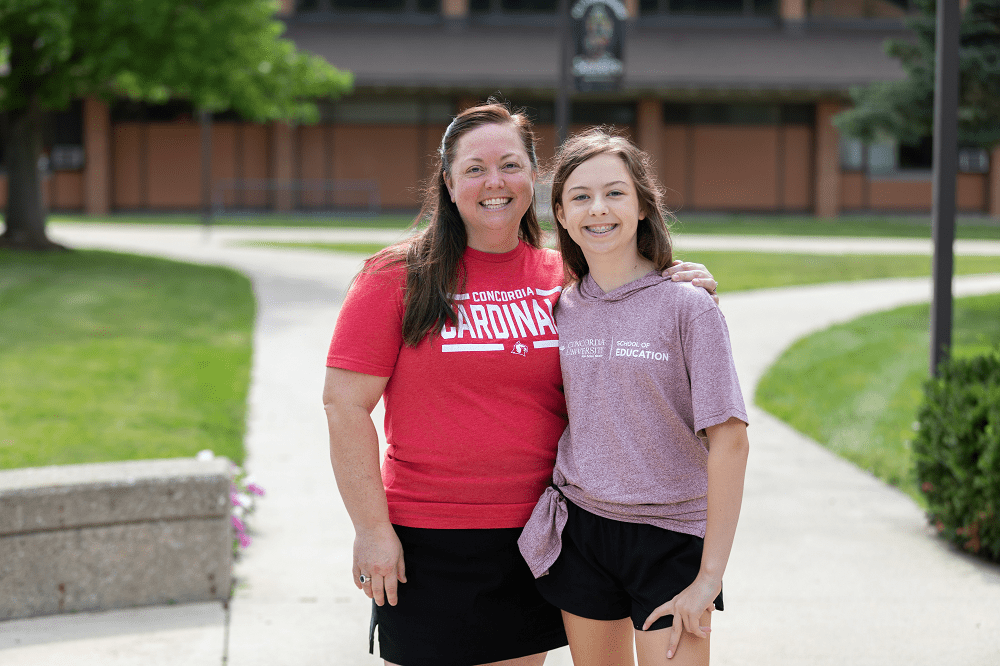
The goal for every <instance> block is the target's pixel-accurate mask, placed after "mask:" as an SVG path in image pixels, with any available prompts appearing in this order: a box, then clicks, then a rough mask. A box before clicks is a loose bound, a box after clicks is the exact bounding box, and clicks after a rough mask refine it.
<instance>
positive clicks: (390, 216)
mask: <svg viewBox="0 0 1000 666" xmlns="http://www.w3.org/2000/svg"><path fill="white" fill-rule="evenodd" d="M415 215H416V213H387V214H384V215H318V214H317V215H290V214H286V215H277V214H273V215H272V214H270V213H261V214H259V215H257V214H254V215H239V214H235V213H234V214H227V215H222V216H218V217H214V218H212V224H216V225H227V226H228V225H236V226H244V227H331V228H345V227H347V228H352V229H355V228H361V229H365V228H376V229H406V228H407V227H409V226H410V224H411V223H412V222H413V218H414V217H415ZM49 221H50V222H84V223H87V224H128V225H141V224H148V225H153V224H180V225H186V226H191V225H200V224H204V219H203V218H202V217H201V215H195V214H169V213H164V214H157V213H149V214H137V213H121V214H113V215H103V216H97V215H82V214H80V215H75V214H71V213H54V214H52V215H50V216H49Z"/></svg>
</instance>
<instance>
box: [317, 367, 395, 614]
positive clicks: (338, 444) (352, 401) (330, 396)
mask: <svg viewBox="0 0 1000 666" xmlns="http://www.w3.org/2000/svg"><path fill="white" fill-rule="evenodd" d="M388 381H389V378H388V377H376V376H373V375H366V374H362V373H360V372H352V371H350V370H342V369H340V368H327V369H326V385H325V386H324V387H323V405H324V407H325V408H326V418H327V422H328V425H329V427H330V462H331V463H332V464H333V473H334V476H335V477H336V479H337V488H338V489H339V490H340V496H341V497H342V498H343V500H344V506H346V507H347V513H348V514H349V515H350V516H351V522H353V523H354V534H355V536H354V566H353V570H352V573H353V575H354V585H355V586H357V587H359V588H361V589H363V590H364V592H365V594H366V595H368V597H369V598H372V599H374V600H375V603H377V604H378V605H379V606H381V605H383V604H384V603H385V602H386V600H388V602H389V604H390V605H392V606H395V605H396V600H397V597H396V586H397V583H399V582H402V583H405V582H406V569H405V567H404V564H403V548H402V546H401V545H400V543H399V539H398V538H397V537H396V532H395V530H393V528H392V524H391V523H390V522H389V505H388V502H387V501H386V498H385V488H384V487H383V485H382V475H381V472H380V470H379V452H378V433H377V432H376V430H375V424H374V423H372V419H371V413H372V410H373V409H375V405H376V404H378V401H379V398H380V397H381V396H382V391H383V390H384V389H385V385H386V383H387V382H388ZM361 574H364V575H365V576H370V577H371V578H372V581H371V583H368V584H367V585H368V587H366V586H363V585H362V584H361V582H360V580H359V576H360V575H361Z"/></svg>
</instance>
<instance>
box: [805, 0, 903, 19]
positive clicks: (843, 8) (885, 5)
mask: <svg viewBox="0 0 1000 666" xmlns="http://www.w3.org/2000/svg"><path fill="white" fill-rule="evenodd" d="M916 9H917V2H916V0H855V1H854V2H843V0H809V3H808V7H807V11H808V14H809V17H810V18H829V19H900V18H903V17H904V16H906V15H907V14H910V13H912V12H914V11H915V10H916Z"/></svg>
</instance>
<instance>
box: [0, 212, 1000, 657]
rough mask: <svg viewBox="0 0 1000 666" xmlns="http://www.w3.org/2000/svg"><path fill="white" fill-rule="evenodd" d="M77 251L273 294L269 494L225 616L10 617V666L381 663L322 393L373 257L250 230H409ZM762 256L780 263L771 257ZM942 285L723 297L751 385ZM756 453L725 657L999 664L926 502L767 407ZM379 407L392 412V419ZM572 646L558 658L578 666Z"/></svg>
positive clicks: (148, 237) (112, 231)
mask: <svg viewBox="0 0 1000 666" xmlns="http://www.w3.org/2000/svg"><path fill="white" fill-rule="evenodd" d="M52 235H53V237H54V238H56V239H58V240H62V241H64V242H66V243H68V244H70V245H73V246H76V247H101V248H107V249H116V250H122V251H128V252H136V253H148V254H155V255H159V256H168V257H173V258H177V259H183V260H186V261H194V262H203V263H213V264H223V265H228V266H232V267H234V268H236V269H238V270H240V271H242V272H243V273H245V274H247V275H248V276H249V277H250V279H251V280H252V282H253V286H254V290H255V292H256V295H257V299H258V319H257V327H256V331H255V337H254V361H253V370H252V382H251V394H250V405H249V424H248V433H247V451H248V460H247V466H248V467H249V468H250V469H251V470H252V471H253V472H254V474H255V476H256V477H257V478H258V479H259V481H260V483H261V485H263V486H264V487H265V488H266V489H267V491H268V494H267V496H266V497H265V498H263V499H262V500H261V502H260V503H259V505H258V507H259V508H258V510H257V513H256V514H255V515H254V517H253V520H252V525H253V528H254V529H255V531H256V532H257V536H256V541H255V543H254V544H253V545H252V546H251V547H250V548H249V550H248V551H246V556H245V557H244V558H243V559H242V560H241V561H240V562H239V563H238V565H237V567H236V574H237V576H238V578H239V581H240V584H239V586H238V587H237V591H236V594H235V596H234V598H233V600H232V602H231V603H230V605H229V609H228V610H226V609H224V608H223V607H221V606H220V605H219V604H193V605H188V606H177V607H157V608H150V609H136V610H129V611H114V612H108V613H92V614H87V613H84V614H78V615H72V616H56V617H47V618H36V619H31V620H19V621H12V622H6V623H0V662H2V663H4V664H7V665H9V666H17V665H21V664H50V663H52V664H55V663H73V664H101V665H111V666H117V665H122V666H124V665H129V666H131V665H132V664H136V665H138V664H142V665H144V666H145V665H147V664H185V665H200V664H213V665H214V664H220V663H223V660H224V659H225V660H226V663H228V664H231V665H234V666H250V665H257V664H260V665H261V666H278V665H283V664H290V665H292V664H294V665H300V664H302V665H310V666H311V665H323V664H336V665H338V666H374V665H376V664H381V661H380V660H378V659H376V658H374V657H371V656H369V655H368V654H367V628H368V609H369V603H370V602H369V601H368V600H367V599H366V598H365V597H364V596H362V595H361V593H360V592H359V591H358V590H357V589H356V588H355V587H354V585H353V583H352V581H351V576H350V566H351V548H352V539H353V530H352V528H351V524H350V520H349V519H348V517H347V514H346V512H345V511H344V509H343V507H342V505H341V503H340V499H339V496H338V494H337V491H336V487H335V485H334V481H333V474H332V473H331V471H330V467H329V461H328V457H327V435H326V427H325V421H324V416H323V410H322V405H321V403H320V390H321V386H322V382H323V373H324V368H323V365H324V364H323V360H324V358H325V351H326V346H327V344H328V342H329V337H330V333H331V331H332V329H333V323H334V320H335V318H336V313H337V307H338V304H339V302H340V301H341V299H342V297H343V293H344V290H345V289H346V285H347V284H348V283H349V281H350V279H351V277H352V276H353V275H354V274H355V272H356V271H357V269H358V267H359V266H360V261H359V259H358V257H357V256H351V255H340V254H332V253H326V252H313V251H304V250H298V251H294V252H292V251H276V250H272V249H266V248H259V247H246V246H240V245H234V244H233V243H237V242H241V241H245V240H255V239H256V240H266V239H270V240H277V239H295V240H344V241H364V240H393V239H394V238H396V237H398V235H399V234H398V232H392V231H389V232H386V231H352V230H316V229H302V230H287V229H286V230H277V229H251V228H242V229H235V228H216V229H213V230H212V231H211V232H210V233H209V234H207V235H206V234H205V233H204V232H203V231H202V230H201V229H199V228H184V227H102V226H98V225H53V227H52ZM677 243H678V246H679V248H680V249H681V250H683V249H684V248H689V249H694V248H696V247H699V248H700V247H704V248H706V249H707V248H709V247H711V248H712V249H743V250H747V249H751V248H753V249H757V250H772V251H786V252H787V251H802V252H809V251H811V252H821V253H832V254H839V253H845V252H858V251H864V252H868V253H889V252H895V253H898V252H907V253H917V252H924V253H929V251H930V247H929V243H926V242H921V241H918V242H916V243H914V242H911V241H882V240H873V239H863V240H862V239H764V238H755V239H748V238H746V237H733V238H725V237H696V236H680V237H678V238H677ZM956 251H957V252H960V253H961V252H968V253H983V254H998V255H1000V243H993V242H985V243H982V242H980V243H974V244H972V246H964V244H959V245H957V246H956ZM764 268H766V267H764ZM997 291H1000V275H992V276H982V277H967V278H958V279H956V281H955V292H956V295H965V294H972V293H988V292H997ZM929 297H930V282H929V280H928V279H906V280H884V281H877V282H864V283H843V284H829V285H820V286H811V287H796V288H788V289H775V290H766V291H759V292H744V293H737V294H730V295H725V296H724V298H723V303H722V307H723V309H724V312H725V313H726V317H727V320H728V322H729V326H730V331H731V334H732V342H733V347H734V352H735V354H736V358H737V364H738V366H739V372H740V378H741V380H742V382H743V386H744V390H745V392H746V394H747V398H748V400H747V402H748V405H749V404H750V403H751V401H750V399H749V398H750V396H751V395H752V393H753V389H754V387H755V386H756V384H757V381H758V380H759V379H760V377H761V375H762V373H763V371H764V370H765V369H766V368H767V367H768V366H769V365H770V364H771V363H772V362H773V361H774V360H775V359H776V358H777V357H778V355H779V354H780V353H781V351H783V350H784V349H785V348H786V347H787V346H788V345H789V344H791V342H793V341H794V340H795V339H797V338H799V337H801V336H803V335H805V334H807V333H810V332H812V331H815V330H820V329H822V328H825V327H827V326H829V325H830V324H832V323H835V322H839V321H846V320H850V319H853V318H854V317H856V316H858V315H860V314H863V313H867V312H872V311H877V310H883V309H888V308H892V307H895V306H897V305H901V304H905V303H913V302H920V301H926V300H928V299H929ZM750 409H751V412H752V413H751V415H750V417H751V420H752V425H751V429H750V437H751V447H752V453H751V457H750V464H749V468H748V472H747V485H746V495H745V500H744V509H743V514H742V517H741V520H740V527H739V531H738V533H737V538H736V545H735V548H734V552H733V555H732V558H731V563H730V566H729V572H728V576H727V580H726V599H727V602H728V603H727V605H728V607H729V610H728V611H726V612H724V613H719V614H718V615H717V616H716V618H715V632H714V634H713V635H714V640H713V646H712V650H713V664H715V665H716V666H728V665H733V666H736V665H737V664H738V665H741V666H756V665H760V666H784V665H788V666H793V665H794V666H799V665H805V664H809V665H826V664H830V665H831V666H832V665H834V664H836V665H838V666H840V665H842V664H852V665H868V664H870V665H872V666H891V665H895V664H899V665H900V666H902V665H904V664H905V665H906V666H913V665H921V664H928V665H930V664H937V663H940V662H942V661H944V662H946V663H956V664H990V663H1000V567H995V566H990V565H986V564H983V563H981V562H978V561H975V560H972V559H970V558H967V557H965V556H963V555H961V554H958V553H956V552H953V551H952V550H950V549H949V548H948V547H947V546H945V545H943V544H941V543H940V542H939V541H937V540H936V539H934V538H933V537H932V536H931V534H930V531H929V529H928V527H927V525H926V521H925V519H924V517H923V515H922V513H921V511H920V510H919V509H918V508H917V507H916V506H915V505H914V504H913V502H912V501H911V500H910V499H909V498H908V497H906V496H905V495H903V494H902V493H900V492H898V491H896V490H895V489H893V488H891V487H888V486H886V485H885V484H883V483H881V482H879V481H878V480H876V479H874V478H873V477H871V476H870V475H868V474H866V473H864V472H862V471H860V470H858V469H857V468H855V467H854V466H852V465H851V464H849V463H847V462H845V461H843V460H841V459H840V458H838V457H836V456H835V455H833V454H831V453H830V452H828V451H827V450H826V449H824V448H822V447H821V446H819V445H818V444H816V443H815V442H813V441H812V440H810V439H808V438H806V437H804V436H802V435H801V434H799V433H797V432H795V431H793V430H792V429H791V428H789V427H788V426H786V425H785V424H783V423H782V422H780V421H778V420H777V419H775V418H773V417H771V416H769V415H768V414H766V413H764V412H762V411H761V410H759V409H757V408H755V407H752V406H751V408H750ZM376 418H380V417H378V416H377V417H376ZM569 663H570V660H569V656H568V652H567V651H566V650H565V649H564V650H561V651H558V652H556V653H553V655H551V656H550V658H549V660H548V661H547V664H550V665H555V666H561V665H565V664H569Z"/></svg>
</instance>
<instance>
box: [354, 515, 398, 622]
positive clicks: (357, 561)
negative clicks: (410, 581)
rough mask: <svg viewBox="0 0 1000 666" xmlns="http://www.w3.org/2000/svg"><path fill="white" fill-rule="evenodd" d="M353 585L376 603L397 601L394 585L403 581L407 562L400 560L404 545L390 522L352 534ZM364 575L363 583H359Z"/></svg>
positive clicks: (395, 586)
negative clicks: (353, 535)
mask: <svg viewBox="0 0 1000 666" xmlns="http://www.w3.org/2000/svg"><path fill="white" fill-rule="evenodd" d="M351 571H352V573H353V574H354V586H355V587H357V588H359V589H361V590H363V591H364V593H365V595H366V596H367V597H368V598H369V599H374V600H375V603H376V604H378V605H379V606H382V605H384V604H385V602H386V601H388V602H389V605H390V606H395V605H396V602H397V601H398V597H397V594H396V592H397V586H398V584H399V583H405V582H406V565H405V564H404V563H403V545H402V544H401V543H399V537H397V536H396V532H395V530H393V529H392V525H390V524H386V525H384V526H380V527H378V528H375V529H372V530H366V531H361V530H359V531H358V532H357V534H356V536H355V537H354V566H353V567H352V569H351ZM362 574H364V576H365V582H364V583H362V582H361V575H362Z"/></svg>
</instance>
